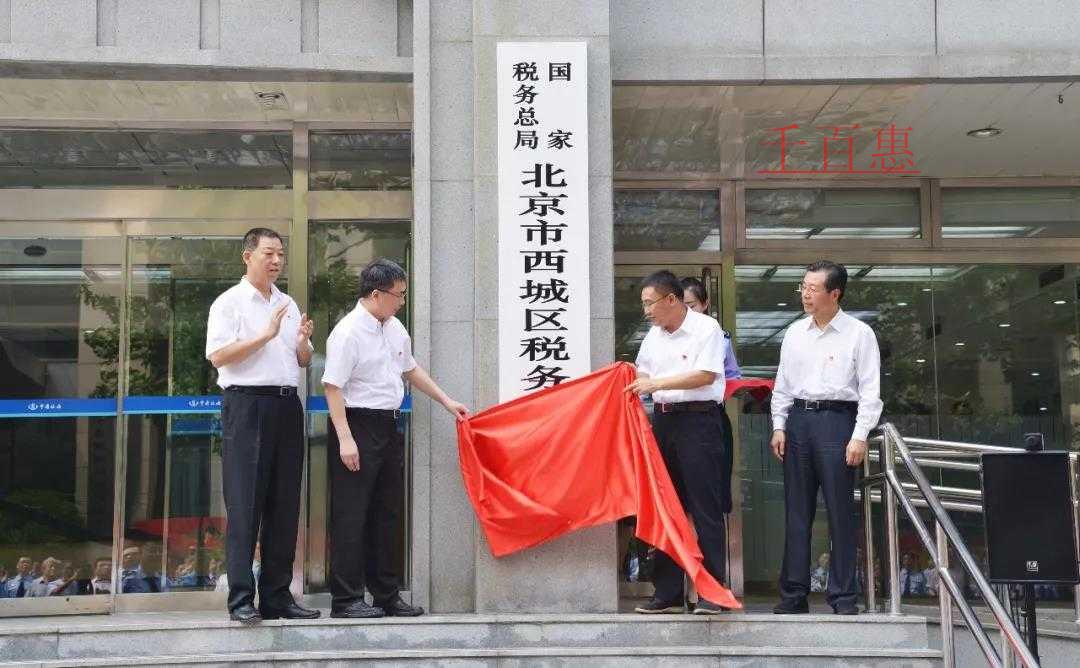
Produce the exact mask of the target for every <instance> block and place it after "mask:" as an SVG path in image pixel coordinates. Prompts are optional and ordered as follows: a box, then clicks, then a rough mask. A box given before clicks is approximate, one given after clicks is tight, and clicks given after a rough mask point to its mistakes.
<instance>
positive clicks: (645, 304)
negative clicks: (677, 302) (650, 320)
mask: <svg viewBox="0 0 1080 668" xmlns="http://www.w3.org/2000/svg"><path fill="white" fill-rule="evenodd" d="M670 296H671V295H670V294H666V295H664V296H663V297H657V298H656V299H650V300H642V301H641V310H643V311H648V310H649V309H651V308H652V307H653V306H656V304H657V302H662V301H664V300H665V299H667V298H668V297H670Z"/></svg>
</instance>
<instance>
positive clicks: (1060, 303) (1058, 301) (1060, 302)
mask: <svg viewBox="0 0 1080 668" xmlns="http://www.w3.org/2000/svg"><path fill="white" fill-rule="evenodd" d="M1068 303H1069V302H1067V301H1065V300H1064V299H1055V300H1054V305H1055V306H1064V305H1065V304H1068Z"/></svg>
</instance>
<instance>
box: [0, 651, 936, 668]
mask: <svg viewBox="0 0 1080 668" xmlns="http://www.w3.org/2000/svg"><path fill="white" fill-rule="evenodd" d="M695 657H697V658H707V657H716V658H721V657H723V658H725V659H731V658H737V657H745V658H763V659H780V660H781V661H787V662H790V661H792V660H793V659H796V658H798V659H801V661H800V662H799V663H800V665H809V664H808V663H807V662H806V661H805V660H806V659H825V660H827V661H829V662H836V663H839V664H840V665H863V664H865V665H875V666H876V665H890V664H891V663H892V661H891V660H897V661H898V662H900V665H911V666H921V665H927V666H931V665H937V663H938V662H939V660H940V659H941V652H940V651H937V650H931V649H902V650H884V649H862V650H851V649H842V648H841V649H829V648H820V647H739V646H728V647H712V646H690V647H545V648H527V649H526V648H482V649H438V650H353V651H309V652H243V653H228V654H196V655H162V656H155V657H145V658H125V659H124V663H123V664H118V663H116V659H115V658H114V659H82V660H75V661H71V660H65V661H42V662H34V663H30V664H27V663H0V667H3V668H6V667H8V666H28V665H32V666H40V667H41V668H53V667H54V666H115V665H128V666H132V665H155V666H170V665H177V666H180V665H206V664H221V663H228V664H232V665H235V664H236V663H238V662H260V663H265V662H274V663H279V662H305V663H310V662H331V661H333V662H337V661H365V662H366V661H385V660H397V661H402V660H404V661H416V662H421V661H432V660H446V659H503V658H517V659H540V660H548V661H550V660H555V661H556V662H559V660H560V659H562V660H566V662H567V663H568V664H572V663H576V662H577V661H580V660H581V659H585V658H589V659H599V658H606V659H615V660H619V661H633V662H634V664H635V665H641V663H639V662H645V663H651V662H652V661H653V660H665V659H666V660H675V659H690V658H695ZM853 662H855V663H853Z"/></svg>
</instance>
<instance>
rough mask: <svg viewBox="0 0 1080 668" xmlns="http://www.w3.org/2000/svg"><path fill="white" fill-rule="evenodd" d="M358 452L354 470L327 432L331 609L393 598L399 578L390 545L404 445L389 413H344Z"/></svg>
mask: <svg viewBox="0 0 1080 668" xmlns="http://www.w3.org/2000/svg"><path fill="white" fill-rule="evenodd" d="M345 416H346V418H347V419H348V422H349V431H351V432H352V436H353V440H354V441H356V447H357V449H358V450H359V452H360V470H359V471H356V472H353V471H350V470H348V469H347V468H345V465H344V464H342V463H341V456H340V454H339V453H340V450H339V448H340V444H339V441H338V436H337V431H336V430H335V429H334V428H333V427H331V428H330V430H329V431H330V438H329V448H328V451H327V456H326V458H327V460H328V461H327V463H328V465H329V467H330V594H331V602H332V606H333V609H335V610H340V609H343V608H346V607H348V606H349V605H351V604H352V603H354V602H356V601H360V600H363V598H364V588H365V586H366V587H367V590H368V591H370V592H371V596H372V599H373V600H374V602H375V604H376V605H379V604H380V603H386V602H388V601H391V600H393V599H394V598H396V597H397V595H398V592H399V583H400V582H401V573H399V572H398V559H397V558H396V555H395V541H396V540H397V539H398V535H399V530H400V526H401V516H402V505H403V502H404V499H405V471H404V450H405V442H404V439H403V438H402V436H401V434H400V433H399V432H398V429H397V421H396V420H395V419H394V411H384V410H368V409H364V408H346V409H345Z"/></svg>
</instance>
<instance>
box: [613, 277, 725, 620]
mask: <svg viewBox="0 0 1080 668" xmlns="http://www.w3.org/2000/svg"><path fill="white" fill-rule="evenodd" d="M641 307H642V309H643V310H644V311H645V316H646V317H647V318H648V319H649V320H650V321H651V322H652V323H653V326H652V327H651V328H650V329H649V333H648V334H646V335H645V339H644V340H643V341H642V342H641V348H640V349H639V351H638V356H637V375H638V377H637V380H635V381H634V382H633V383H631V384H630V385H629V386H627V388H626V389H627V391H630V392H633V393H635V394H639V395H644V394H651V395H652V398H653V419H652V426H653V434H655V436H656V442H657V445H659V447H660V453H661V454H662V455H663V457H664V463H665V464H666V465H667V469H668V473H669V474H670V475H671V480H672V482H673V483H674V485H675V491H676V492H677V493H678V495H679V500H680V501H682V504H683V507H684V508H685V509H686V512H687V514H688V515H689V516H690V517H691V518H692V519H693V520H694V528H695V529H697V536H698V544H699V545H700V547H701V552H702V554H703V555H704V556H705V569H706V570H707V571H708V572H709V574H710V575H712V576H713V577H714V578H716V580H717V582H724V581H725V580H726V577H725V572H726V551H727V545H726V534H725V532H724V502H725V500H726V499H727V498H729V496H730V484H731V481H730V479H729V478H727V475H725V471H730V468H727V467H726V466H725V464H726V461H727V456H726V454H725V452H724V442H725V439H724V418H723V414H724V404H723V401H724V359H725V355H726V353H725V349H726V347H727V346H726V342H725V340H724V332H723V330H721V329H720V323H718V322H716V320H714V319H712V318H711V317H709V316H708V315H705V314H703V313H697V312H695V311H693V310H691V309H689V308H687V306H686V304H684V303H683V287H682V284H681V283H680V282H679V279H678V278H676V277H675V275H674V274H672V273H671V272H670V271H658V272H656V273H654V274H651V275H649V276H648V277H647V278H646V279H645V280H644V281H643V282H642V284H641ZM684 575H685V574H684V573H683V570H682V569H681V568H679V566H678V565H677V564H676V563H675V561H674V560H672V558H671V557H669V556H668V555H666V554H664V553H663V552H660V551H659V550H658V551H657V553H656V562H655V565H654V567H653V584H654V585H655V586H656V593H655V594H654V595H653V598H652V600H650V601H649V602H647V603H644V604H642V605H640V606H638V607H637V608H635V611H636V612H640V613H643V614H657V613H675V612H682V611H683V610H684V609H685V603H684V599H685V593H686V592H685V589H684V582H683V580H684ZM723 611H724V608H723V607H722V606H720V605H719V604H717V603H715V602H713V601H707V600H705V599H699V600H698V604H697V606H696V607H695V608H694V614H698V615H708V614H718V613H721V612H723Z"/></svg>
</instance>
